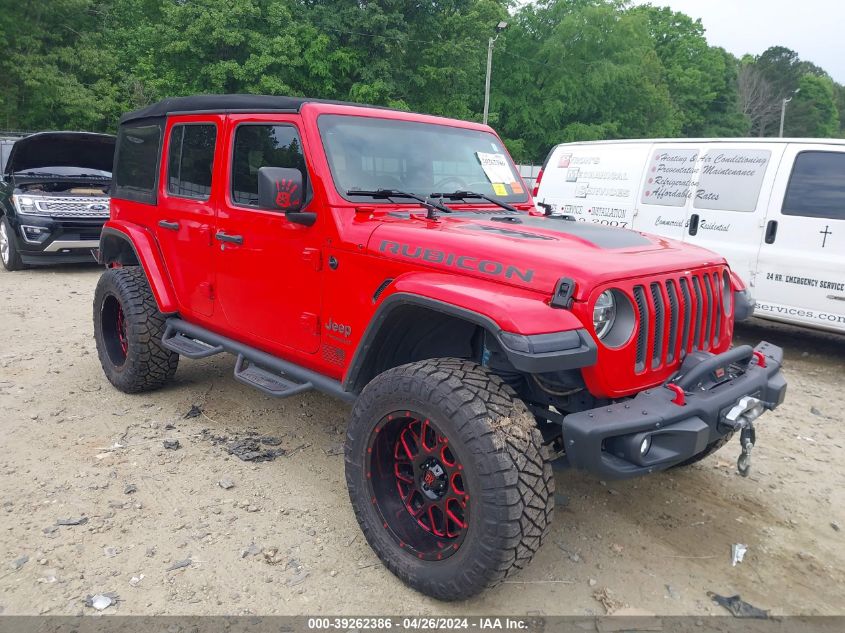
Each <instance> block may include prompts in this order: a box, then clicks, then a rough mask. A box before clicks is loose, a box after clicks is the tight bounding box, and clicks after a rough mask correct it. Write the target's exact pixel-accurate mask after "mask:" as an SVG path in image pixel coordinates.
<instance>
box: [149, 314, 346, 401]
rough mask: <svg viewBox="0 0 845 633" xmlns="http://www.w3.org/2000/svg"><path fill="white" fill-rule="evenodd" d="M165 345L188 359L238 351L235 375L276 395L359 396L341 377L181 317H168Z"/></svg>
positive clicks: (342, 397) (163, 342) (344, 397)
mask: <svg viewBox="0 0 845 633" xmlns="http://www.w3.org/2000/svg"><path fill="white" fill-rule="evenodd" d="M173 341H175V343H172V344H171V342H173ZM162 344H163V345H164V346H165V347H167V348H168V349H171V350H173V351H174V352H177V353H179V354H182V355H183V356H185V357H187V358H205V357H206V356H211V355H212V354H218V353H220V352H228V353H230V354H235V355H236V356H237V357H238V362H237V364H236V365H235V378H237V379H238V380H240V381H241V382H243V383H246V384H248V385H250V386H253V387H256V388H257V389H260V390H261V391H263V392H264V393H267V394H270V395H272V396H277V397H288V396H293V395H295V394H298V393H302V392H304V391H308V390H309V389H316V390H318V391H322V392H323V393H326V394H328V395H330V396H334V397H335V398H340V399H342V400H346V401H347V402H354V401H355V399H356V398H357V395H356V394H354V393H352V392H350V391H346V390H344V388H343V386H342V385H341V384H340V382H338V381H337V380H333V379H332V378H328V377H326V376H324V375H322V374H319V373H317V372H315V371H312V370H310V369H308V368H306V367H302V366H301V365H297V364H296V363H292V362H290V361H287V360H284V359H283V358H279V357H277V356H273V355H272V354H268V353H267V352H264V351H261V350H260V349H256V348H254V347H250V346H249V345H246V344H244V343H240V342H238V341H235V340H233V339H230V338H227V337H225V336H221V335H220V334H216V333H214V332H212V331H210V330H207V329H205V328H204V327H201V326H199V325H194V324H193V323H188V322H187V321H183V320H182V319H179V318H177V317H170V318H169V319H167V327H166V329H165V334H164V337H162ZM183 350H184V351H183ZM245 361H248V363H245Z"/></svg>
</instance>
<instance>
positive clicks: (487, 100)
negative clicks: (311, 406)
mask: <svg viewBox="0 0 845 633" xmlns="http://www.w3.org/2000/svg"><path fill="white" fill-rule="evenodd" d="M507 26H508V23H507V22H499V23H498V24H497V25H496V35H494V36H493V37H491V38H490V39H489V40H487V78H486V79H485V81H484V118H483V119H482V122H483V123H484V125H487V114H488V113H489V112H490V75H491V74H492V72H493V44H495V43H496V38H498V37H499V33H501V32H502V31H504V30H505V29H506V28H507Z"/></svg>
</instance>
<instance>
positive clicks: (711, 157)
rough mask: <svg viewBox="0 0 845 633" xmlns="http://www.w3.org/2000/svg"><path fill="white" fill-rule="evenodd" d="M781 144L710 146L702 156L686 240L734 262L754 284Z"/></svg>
mask: <svg viewBox="0 0 845 633" xmlns="http://www.w3.org/2000/svg"><path fill="white" fill-rule="evenodd" d="M784 147H785V145H784V144H781V143H751V142H750V143H734V142H730V143H708V144H706V145H704V146H703V147H702V151H701V153H700V155H699V156H698V161H697V173H696V176H695V180H694V182H693V184H692V187H691V189H690V201H689V205H688V208H687V221H686V230H685V232H684V241H685V242H689V243H690V244H695V245H696V246H701V247H703V248H707V249H710V250H712V251H715V252H717V253H719V254H720V255H722V256H723V257H724V258H725V259H727V260H728V263H729V264H730V266H731V269H732V270H733V271H734V272H735V273H737V274H738V275H739V276H740V277H741V278H742V280H743V281H744V282H745V283H746V284H748V285H753V279H754V271H755V270H756V265H757V253H758V251H759V250H760V242H761V241H762V238H763V229H764V226H763V225H764V218H765V216H766V210H767V208H768V204H769V199H770V197H771V192H772V187H773V185H774V180H775V176H776V174H777V167H778V164H779V163H780V160H781V157H782V155H783V152H784Z"/></svg>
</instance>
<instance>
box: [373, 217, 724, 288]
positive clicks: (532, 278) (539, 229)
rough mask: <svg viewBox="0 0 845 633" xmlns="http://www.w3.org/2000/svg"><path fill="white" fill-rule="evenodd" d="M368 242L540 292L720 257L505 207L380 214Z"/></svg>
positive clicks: (379, 250)
mask: <svg viewBox="0 0 845 633" xmlns="http://www.w3.org/2000/svg"><path fill="white" fill-rule="evenodd" d="M398 215H399V214H398V213H397V216H398ZM402 215H404V214H402ZM368 248H369V249H370V251H371V252H373V253H374V254H376V255H378V256H382V257H388V258H391V259H393V258H396V259H401V260H404V261H412V262H414V263H416V264H418V265H419V266H421V267H427V268H433V269H438V270H448V271H452V272H456V273H459V274H462V275H470V276H473V277H477V278H480V279H487V280H492V281H499V282H501V283H507V284H511V285H516V286H519V287H522V288H529V289H532V290H536V291H539V292H542V293H544V294H551V293H552V291H553V289H554V286H555V283H556V282H557V281H558V280H559V279H560V278H561V277H570V278H572V279H573V280H574V281H575V282H576V292H575V299H576V300H579V301H583V300H585V299H586V294H587V292H588V291H589V290H591V289H593V288H596V287H597V286H602V285H604V284H606V283H609V282H612V281H615V280H620V279H630V278H636V277H648V276H650V275H654V274H658V273H667V272H674V271H682V270H688V269H693V268H698V267H701V266H712V265H716V264H723V263H724V261H725V260H724V259H723V258H722V257H720V256H719V255H716V254H715V253H713V252H711V251H708V250H705V249H702V248H699V247H697V246H692V245H689V244H684V243H682V242H678V241H676V240H671V239H667V238H663V237H659V236H656V235H649V234H646V233H639V232H637V231H629V230H626V229H617V228H611V227H605V226H601V225H598V224H588V223H586V222H574V221H571V220H564V219H562V218H546V217H541V216H535V215H528V214H518V215H514V214H507V213H504V212H502V213H496V212H484V213H472V212H470V213H456V214H454V215H446V214H443V215H440V216H439V218H438V220H437V221H430V220H426V219H424V217H422V216H419V215H417V214H416V213H414V214H413V215H412V216H411V217H410V218H408V217H391V216H387V217H385V218H382V219H381V221H380V225H379V226H378V227H377V228H376V230H375V231H374V232H373V233H372V235H371V236H370V240H369V243H368Z"/></svg>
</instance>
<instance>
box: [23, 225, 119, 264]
mask: <svg viewBox="0 0 845 633" xmlns="http://www.w3.org/2000/svg"><path fill="white" fill-rule="evenodd" d="M104 223H105V219H99V218H98V219H88V218H62V219H56V218H49V217H42V216H30V215H22V214H21V215H18V216H17V218H16V219H15V222H13V223H12V228H13V230H14V232H15V241H16V244H17V247H18V252H19V253H20V256H21V260H22V261H23V263H24V264H30V265H48V264H70V263H84V262H96V261H97V257H96V251H97V249H99V247H100V232H101V231H102V229H103V224H104Z"/></svg>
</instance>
